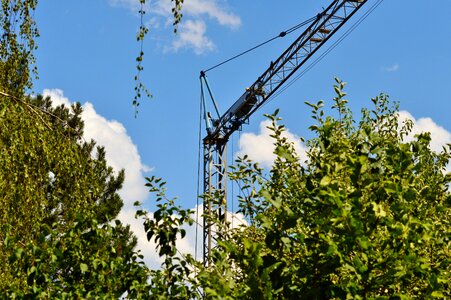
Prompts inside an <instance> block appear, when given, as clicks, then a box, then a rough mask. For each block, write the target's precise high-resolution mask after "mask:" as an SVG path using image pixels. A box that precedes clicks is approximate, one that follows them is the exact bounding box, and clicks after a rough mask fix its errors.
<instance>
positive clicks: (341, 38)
mask: <svg viewBox="0 0 451 300" xmlns="http://www.w3.org/2000/svg"><path fill="white" fill-rule="evenodd" d="M383 1H384V0H378V1H377V2H376V3H374V4H373V6H371V8H370V9H368V10H367V11H366V12H365V13H364V14H363V15H362V16H361V17H360V18H359V20H358V21H357V22H355V23H354V24H353V25H352V26H351V27H350V28H349V29H348V30H347V31H346V32H345V33H344V34H343V35H342V36H341V37H340V38H339V39H338V40H336V41H335V42H334V43H333V44H332V45H330V46H329V48H327V50H326V51H324V52H323V53H322V54H321V55H320V56H319V57H317V58H316V59H315V60H314V61H313V62H312V63H311V64H310V65H308V66H307V68H305V70H303V71H302V72H301V73H299V74H298V75H296V77H294V78H293V79H291V80H290V82H288V83H287V84H286V85H285V86H284V87H283V88H281V89H280V90H279V91H277V92H276V93H275V94H274V95H273V96H272V97H271V99H269V101H267V102H266V103H264V104H263V106H265V105H266V104H268V103H269V102H271V101H272V100H274V99H275V98H277V97H278V96H280V94H282V93H283V92H285V91H286V89H288V88H289V87H290V86H292V85H293V84H294V83H295V82H296V81H297V80H299V79H300V78H301V77H302V76H304V75H305V74H306V73H307V72H308V71H310V70H311V69H312V68H313V67H314V66H316V65H317V64H318V63H319V62H320V61H321V60H322V59H323V58H324V57H326V56H327V55H328V54H329V53H330V52H331V51H332V50H334V49H335V48H336V47H337V46H338V45H339V44H340V43H341V42H342V41H343V40H344V39H345V38H346V37H348V35H350V34H351V33H352V32H353V31H354V30H355V29H356V28H357V27H358V26H359V25H360V24H361V23H362V22H363V21H364V20H365V19H366V18H367V17H368V16H369V15H371V13H373V11H374V10H375V9H376V8H377V7H378V6H379V5H381V4H382V2H383Z"/></svg>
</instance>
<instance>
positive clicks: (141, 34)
mask: <svg viewBox="0 0 451 300" xmlns="http://www.w3.org/2000/svg"><path fill="white" fill-rule="evenodd" d="M171 2H172V3H173V7H172V15H173V18H174V19H173V22H172V25H173V27H174V33H177V28H178V24H179V23H180V21H181V20H182V16H183V15H182V13H181V10H182V6H183V0H171ZM146 3H147V0H139V4H140V9H139V12H138V13H139V17H140V25H139V30H138V33H137V35H136V40H137V42H138V43H139V55H138V56H137V57H136V75H135V76H134V81H135V88H134V90H135V95H134V97H133V102H132V104H133V107H134V108H135V117H136V116H137V114H138V107H139V104H140V100H141V99H142V96H143V95H144V96H146V97H147V98H152V94H151V93H150V91H149V89H148V88H147V87H146V85H145V84H144V82H143V81H142V77H141V73H142V71H143V70H144V67H143V59H144V51H143V48H144V40H145V37H146V35H147V34H148V33H149V27H148V26H147V25H146V23H145V21H144V17H145V14H146Z"/></svg>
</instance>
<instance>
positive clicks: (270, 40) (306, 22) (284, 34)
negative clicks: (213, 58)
mask: <svg viewBox="0 0 451 300" xmlns="http://www.w3.org/2000/svg"><path fill="white" fill-rule="evenodd" d="M315 19H316V16H315V17H312V18H310V19H308V20H305V21H304V22H301V23H299V24H297V25H295V26H293V27H291V28H289V29H287V30H285V31H282V32H280V33H279V34H278V35H276V36H274V37H272V38H270V39H269V40H266V41H264V42H263V43H260V44H258V45H256V46H254V47H252V48H249V49H247V50H246V51H243V52H241V53H239V54H237V55H235V56H233V57H231V58H229V59H226V60H224V61H222V62H220V63H218V64H216V65H214V66H212V67H210V68H208V69H206V70H204V71H203V72H204V73H207V72H208V71H211V70H213V69H216V68H217V67H220V66H222V65H223V64H226V63H228V62H230V61H232V60H234V59H237V58H238V57H240V56H243V55H244V54H247V53H249V52H251V51H253V50H255V49H257V48H260V47H262V46H264V45H266V44H268V43H270V42H272V41H274V40H275V39H278V38H283V37H284V36H286V35H287V34H290V33H292V32H294V31H296V30H298V29H299V28H301V27H303V26H305V25H307V24H308V23H310V22H312V21H314V20H315Z"/></svg>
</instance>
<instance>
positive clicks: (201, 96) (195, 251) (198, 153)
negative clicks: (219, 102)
mask: <svg viewBox="0 0 451 300" xmlns="http://www.w3.org/2000/svg"><path fill="white" fill-rule="evenodd" d="M203 97H204V93H203V88H202V80H200V105H199V134H198V147H197V195H196V234H195V242H194V244H195V246H194V259H195V260H197V247H198V245H197V239H198V236H199V229H198V228H199V198H200V156H201V148H202V142H201V141H202V100H203V99H202V98H203Z"/></svg>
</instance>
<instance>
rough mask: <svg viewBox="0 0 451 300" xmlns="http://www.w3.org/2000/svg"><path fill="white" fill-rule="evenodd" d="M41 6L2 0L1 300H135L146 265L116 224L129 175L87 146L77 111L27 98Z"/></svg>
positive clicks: (131, 238) (91, 144)
mask: <svg viewBox="0 0 451 300" xmlns="http://www.w3.org/2000/svg"><path fill="white" fill-rule="evenodd" d="M36 5H37V1H2V6H1V10H0V24H1V29H0V30H1V31H0V33H1V35H0V40H1V44H0V168H1V170H2V171H1V172H0V245H1V248H0V261H1V263H0V291H1V292H0V295H1V296H2V298H3V297H19V298H21V297H44V298H48V297H53V296H54V295H66V296H65V297H69V298H72V297H74V295H76V296H77V297H86V296H87V295H97V296H98V295H102V296H104V297H107V296H110V297H119V296H120V295H122V294H123V293H124V292H129V293H130V294H131V295H132V294H133V290H132V289H134V290H135V291H136V290H137V287H138V286H139V285H143V286H145V283H146V281H147V276H148V275H147V268H146V267H145V266H144V265H143V263H142V262H140V261H141V258H140V255H139V253H137V252H136V251H135V250H134V247H135V245H136V238H135V237H134V236H133V235H132V234H131V232H130V229H129V227H128V226H124V225H122V224H121V223H120V222H118V221H116V222H115V223H113V224H110V221H111V220H113V219H114V218H115V217H116V216H117V214H118V213H119V211H120V209H121V207H122V205H123V203H122V200H121V198H120V197H119V195H118V193H117V192H118V190H119V189H120V188H121V186H122V183H123V180H124V171H123V170H122V171H119V172H118V173H115V172H114V171H113V169H112V168H111V167H109V166H108V165H107V163H106V160H105V151H104V149H103V148H102V147H97V146H96V144H95V142H94V141H85V140H84V139H83V122H82V121H81V118H80V115H81V113H82V108H81V105H80V104H74V105H72V107H64V106H59V107H53V106H52V102H51V99H50V98H43V97H42V96H37V97H32V96H28V95H27V92H28V91H29V90H30V89H31V87H32V79H33V76H32V74H33V73H34V72H35V71H34V67H33V62H34V58H33V50H34V49H35V48H36V44H35V38H36V37H37V36H38V32H37V29H36V26H35V24H34V20H33V13H32V12H33V10H34V9H35V8H36ZM132 283H133V284H132Z"/></svg>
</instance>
